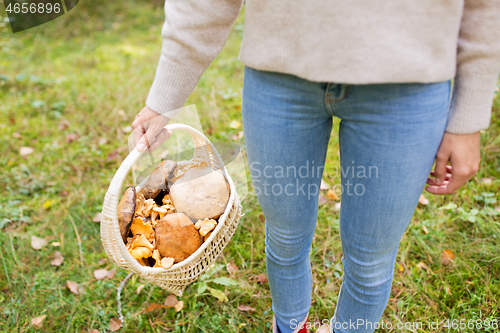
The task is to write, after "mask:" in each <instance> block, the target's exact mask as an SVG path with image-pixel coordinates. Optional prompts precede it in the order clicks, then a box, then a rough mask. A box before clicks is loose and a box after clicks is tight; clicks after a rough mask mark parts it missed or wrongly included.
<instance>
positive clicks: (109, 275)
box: [106, 268, 116, 279]
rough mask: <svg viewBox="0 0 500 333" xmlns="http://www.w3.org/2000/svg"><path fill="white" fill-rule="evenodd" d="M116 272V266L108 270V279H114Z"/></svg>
mask: <svg viewBox="0 0 500 333" xmlns="http://www.w3.org/2000/svg"><path fill="white" fill-rule="evenodd" d="M115 273H116V268H113V269H110V270H109V271H108V276H106V277H107V278H108V279H112V278H114V277H115Z"/></svg>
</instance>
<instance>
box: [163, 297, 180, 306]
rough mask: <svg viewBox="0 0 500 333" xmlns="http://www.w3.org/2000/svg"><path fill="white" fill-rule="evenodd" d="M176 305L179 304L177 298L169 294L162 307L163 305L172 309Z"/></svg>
mask: <svg viewBox="0 0 500 333" xmlns="http://www.w3.org/2000/svg"><path fill="white" fill-rule="evenodd" d="M177 303H179V300H178V299H177V297H175V295H174V294H170V295H168V296H167V298H166V299H165V302H163V305H165V306H166V307H172V306H175V305H176V304H177Z"/></svg>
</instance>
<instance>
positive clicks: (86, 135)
mask: <svg viewBox="0 0 500 333" xmlns="http://www.w3.org/2000/svg"><path fill="white" fill-rule="evenodd" d="M108 3H109V4H99V3H98V2H97V1H94V0H88V1H84V2H81V3H80V4H79V5H78V6H77V7H76V8H75V9H74V10H72V11H71V12H70V13H68V14H67V15H65V16H63V17H61V18H59V19H57V20H56V21H54V22H52V23H48V24H45V25H43V26H41V27H37V28H33V29H31V30H28V31H26V32H22V33H18V34H16V35H12V34H11V33H10V30H9V28H8V25H5V24H4V25H3V26H2V27H0V170H1V171H0V191H1V192H0V242H1V244H2V247H1V248H0V251H1V253H0V257H1V258H0V261H1V262H0V289H1V292H0V331H1V332H35V331H40V332H90V331H91V329H96V330H98V331H99V332H106V331H109V327H110V319H111V318H115V317H117V303H116V287H117V286H118V285H119V284H120V282H121V281H122V280H123V278H124V277H125V276H126V275H127V274H128V272H126V271H125V270H122V269H117V270H116V274H115V275H114V277H112V278H110V279H104V280H96V278H94V273H93V272H94V270H96V269H99V268H105V269H108V270H110V269H112V268H113V267H114V265H113V264H112V263H111V262H110V261H109V260H105V258H106V255H105V253H104V251H103V248H102V246H101V240H100V234H99V223H95V222H92V217H93V216H94V215H95V214H96V213H98V212H100V210H101V209H102V201H103V197H104V194H105V192H106V190H107V186H108V184H109V182H110V180H111V178H112V176H113V174H114V172H115V171H116V169H117V168H118V166H119V165H120V163H121V161H122V160H123V159H124V158H125V156H126V155H127V153H128V150H127V142H126V140H127V136H128V134H127V133H126V130H125V131H124V129H126V127H127V126H129V125H130V123H131V122H132V120H133V119H134V116H135V114H136V113H137V112H138V111H139V110H140V109H141V108H142V107H143V105H144V101H145V98H146V96H147V93H148V91H149V87H150V85H151V83H152V80H153V77H154V72H155V68H156V64H157V61H158V58H159V54H160V46H161V36H160V30H161V26H162V23H163V9H162V7H161V4H160V3H161V1H157V3H156V4H154V5H153V4H151V3H150V2H146V1H120V2H108ZM2 6H3V5H1V4H0V8H2ZM1 12H3V10H2V11H1ZM242 27H243V15H241V16H240V18H239V19H238V21H237V23H236V25H235V27H234V29H233V32H232V33H231V36H230V38H229V41H228V43H227V45H226V46H225V48H224V49H223V51H222V53H221V54H220V55H219V57H217V59H215V61H214V62H213V63H212V65H211V66H210V68H209V69H208V70H207V71H206V72H205V74H204V75H203V76H202V78H201V81H200V82H199V84H198V86H197V88H196V90H195V91H194V93H193V94H192V95H191V97H190V98H189V101H188V103H187V104H195V105H196V107H197V109H198V112H199V114H200V118H201V122H202V126H203V128H204V131H205V133H207V135H208V137H209V138H210V139H212V140H217V141H231V142H234V141H236V142H237V143H239V144H241V145H242V146H244V138H241V139H238V138H237V134H238V132H239V131H241V130H242V129H241V128H236V129H234V128H231V127H230V126H229V124H230V123H231V121H232V120H239V121H241V115H240V105H241V104H240V97H241V96H240V95H241V94H240V92H241V87H242V82H243V65H242V64H241V63H240V62H239V61H238V60H237V57H238V52H239V44H240V42H241V38H242ZM494 108H495V110H497V111H498V109H499V108H500V101H499V99H497V101H496V103H495V106H494ZM120 110H123V111H120ZM337 125H338V123H337ZM233 127H235V126H233ZM337 129H338V126H337V127H335V128H334V130H333V133H332V139H331V141H330V149H329V152H328V157H327V170H328V169H329V168H333V167H338V165H339V159H338V155H337V150H338V141H337ZM235 134H236V137H235ZM482 143H483V149H482V162H481V168H480V171H479V172H478V174H477V175H476V176H475V177H474V178H473V179H471V180H470V181H469V182H468V184H467V185H466V186H465V187H463V188H462V189H460V190H459V191H458V192H457V193H456V194H454V195H452V196H448V197H435V196H434V197H433V196H430V195H428V194H426V196H427V197H428V199H429V204H428V205H419V207H418V208H417V211H416V214H415V215H414V217H413V220H412V222H411V224H410V227H409V228H408V230H407V232H406V234H405V236H404V237H403V240H402V243H401V247H400V252H399V256H398V260H397V264H396V273H395V279H394V286H393V291H392V294H391V299H390V301H389V305H388V307H387V309H386V311H385V313H384V316H383V320H385V321H388V322H391V323H393V324H394V325H396V323H412V322H416V321H418V322H423V323H425V324H426V323H427V322H428V321H433V322H434V321H436V320H439V321H444V323H445V322H446V320H449V321H450V324H451V323H452V322H453V320H455V321H460V319H465V320H467V321H468V320H486V319H490V320H492V319H497V320H498V321H500V310H499V306H498V299H500V254H499V253H500V251H499V249H500V244H499V243H500V242H499V241H500V218H499V215H498V212H497V210H495V207H497V206H499V205H500V204H499V203H498V202H497V200H498V199H499V194H498V192H499V191H498V190H499V188H500V160H499V158H498V154H499V153H500V117H498V116H495V117H494V118H493V121H492V125H491V128H490V129H489V130H488V131H486V132H484V133H482ZM21 147H32V148H33V149H34V150H33V152H32V153H31V154H29V155H27V156H21V154H20V148H21ZM483 178H489V179H491V180H492V181H491V183H489V182H488V181H484V180H482V179H483ZM325 180H326V181H327V182H329V183H330V184H332V185H333V184H336V183H340V179H338V178H335V177H327V178H326V179H325ZM127 182H128V184H131V183H132V178H131V177H129V179H128V180H127V181H126V183H127ZM324 195H325V196H326V194H325V193H324ZM335 203H336V201H331V200H328V202H327V203H325V204H323V205H321V206H320V210H319V219H318V226H317V232H316V238H315V240H314V242H313V248H312V253H311V256H312V265H313V277H314V289H313V290H314V295H313V304H312V308H311V311H310V318H311V320H312V321H321V320H322V319H325V318H330V317H331V316H332V315H333V309H334V307H335V304H336V301H337V293H338V290H339V287H340V281H341V278H340V277H341V274H342V270H341V264H340V257H341V246H340V239H339V233H338V228H339V223H338V222H339V220H338V211H337V210H336V209H335ZM243 206H244V212H245V214H246V215H245V216H244V218H243V219H242V221H241V225H240V227H239V229H238V231H237V233H236V234H235V236H234V237H233V240H232V241H231V243H230V244H229V245H228V247H227V248H226V250H225V251H224V254H223V255H222V256H221V257H220V258H219V259H218V260H217V262H216V264H215V266H214V268H213V269H212V270H211V271H210V273H208V274H205V275H204V276H203V277H202V278H201V279H200V280H199V281H198V282H196V283H194V284H192V285H191V286H189V287H188V288H187V289H186V291H185V294H184V296H183V297H182V301H183V302H184V308H183V309H182V310H181V311H179V312H176V311H175V310H174V309H173V308H168V309H157V310H154V311H150V312H148V311H146V309H147V307H148V306H149V305H151V304H153V303H158V304H163V302H164V300H165V298H166V297H167V296H168V293H167V292H165V291H164V290H162V289H160V288H158V287H155V286H153V285H151V284H148V283H145V282H144V281H143V280H141V279H140V278H138V277H136V276H133V277H132V279H131V280H130V281H129V282H128V284H127V285H126V287H125V290H124V293H123V296H122V303H123V313H124V316H125V320H126V321H125V325H124V327H123V328H122V329H121V330H120V332H166V331H172V332H269V331H270V329H269V327H270V321H271V319H272V312H271V297H270V292H269V287H268V285H267V284H266V283H260V282H259V279H258V278H257V276H258V275H259V274H262V273H265V264H264V263H265V254H264V237H263V235H264V226H263V215H262V213H261V211H260V208H259V206H258V204H257V200H256V196H255V193H254V192H253V190H252V189H251V188H250V192H249V194H248V196H247V197H246V198H245V200H244V201H243ZM497 209H498V208H497ZM32 236H37V237H41V238H44V239H46V240H47V241H48V244H47V245H46V246H45V247H43V248H42V249H41V250H34V249H33V248H32V246H31V237H32ZM53 243H55V245H56V246H54V245H52V244H53ZM445 249H447V250H450V251H452V252H453V253H454V254H455V255H456V258H455V259H454V260H453V261H452V262H451V263H448V264H444V263H442V254H443V251H444V250H445ZM56 251H60V252H61V253H62V255H63V256H64V262H63V264H62V265H61V266H52V265H51V264H50V262H51V261H52V259H53V258H54V253H55V252H56ZM228 263H234V264H235V265H236V266H237V267H238V271H237V272H232V274H229V273H228V271H227V269H226V265H227V264H228ZM217 277H227V278H230V279H231V280H227V279H218V280H217V279H216V278H217ZM66 281H74V282H76V283H77V284H78V287H79V291H80V292H79V294H78V295H77V294H74V293H72V292H71V291H70V290H69V289H68V288H67V287H66ZM221 282H222V283H221ZM142 284H145V286H144V287H143V288H142V290H140V292H139V293H138V292H137V290H138V288H139V287H140V286H141V285H142ZM206 287H208V288H206ZM214 290H219V291H221V292H222V293H224V294H225V295H226V296H227V299H228V301H223V302H221V301H219V300H218V299H217V298H216V297H214V294H215V295H217V292H216V291H215V292H214ZM240 305H248V306H250V307H252V308H254V311H241V310H238V306H240ZM42 315H46V318H45V320H44V322H43V323H42V328H41V329H36V328H35V327H34V326H33V325H32V324H31V321H32V319H33V318H35V317H39V316H42ZM444 323H441V325H440V328H439V329H437V330H434V331H435V332H438V331H439V332H448V331H456V330H454V329H449V330H448V329H447V328H444V327H443V325H444ZM474 324H476V322H474ZM424 327H425V326H424ZM396 331H408V332H428V331H431V330H430V329H427V328H425V329H402V330H396ZM466 331H485V330H484V329H467V330H466ZM493 331H494V330H493V329H491V330H490V332H493Z"/></svg>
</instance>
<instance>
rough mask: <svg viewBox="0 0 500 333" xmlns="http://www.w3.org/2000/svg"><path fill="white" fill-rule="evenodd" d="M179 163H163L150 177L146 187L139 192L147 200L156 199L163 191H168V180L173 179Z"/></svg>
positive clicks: (145, 184)
mask: <svg viewBox="0 0 500 333" xmlns="http://www.w3.org/2000/svg"><path fill="white" fill-rule="evenodd" d="M176 167H177V163H176V162H175V161H161V162H160V163H159V164H158V165H157V166H156V167H155V168H154V170H153V172H152V173H151V174H150V175H149V177H148V179H147V180H146V182H145V183H144V187H143V188H141V189H140V190H139V192H140V193H142V194H143V195H144V198H146V199H154V198H156V196H157V195H158V193H160V192H161V190H167V191H168V180H169V179H170V178H172V177H173V175H174V171H175V168H176Z"/></svg>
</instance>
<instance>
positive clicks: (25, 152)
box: [19, 147, 35, 157]
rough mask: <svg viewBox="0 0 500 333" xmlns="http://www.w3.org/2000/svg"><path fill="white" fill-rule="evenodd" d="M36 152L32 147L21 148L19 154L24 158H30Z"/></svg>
mask: <svg viewBox="0 0 500 333" xmlns="http://www.w3.org/2000/svg"><path fill="white" fill-rule="evenodd" d="M34 151H35V149H34V148H32V147H21V148H20V149H19V154H20V155H21V156H22V157H24V156H28V155H29V154H31V153H33V152H34Z"/></svg>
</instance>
